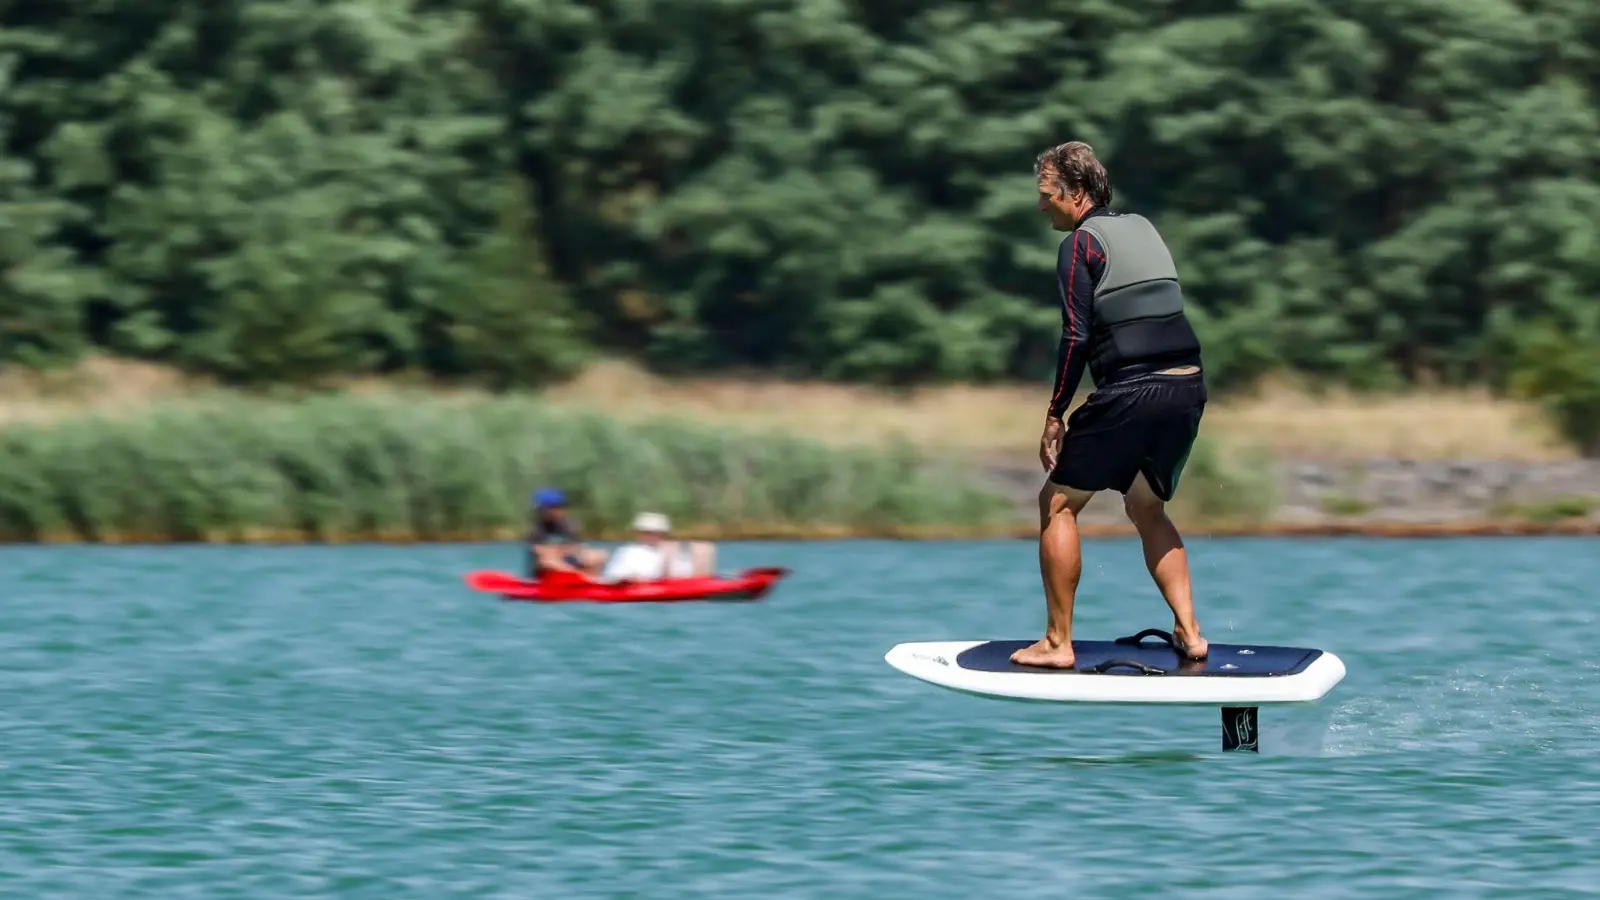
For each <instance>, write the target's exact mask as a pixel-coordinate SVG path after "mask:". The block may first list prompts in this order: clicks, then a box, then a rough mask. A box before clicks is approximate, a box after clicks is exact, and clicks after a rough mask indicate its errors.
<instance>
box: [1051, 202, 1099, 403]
mask: <svg viewBox="0 0 1600 900" xmlns="http://www.w3.org/2000/svg"><path fill="white" fill-rule="evenodd" d="M1105 272H1106V256H1105V251H1104V248H1102V247H1101V246H1100V241H1099V240H1097V239H1096V238H1095V236H1094V235H1092V234H1090V233H1088V232H1087V231H1074V232H1073V233H1072V234H1071V236H1069V237H1067V238H1066V239H1065V240H1063V241H1062V242H1061V248H1060V249H1059V250H1058V251H1057V252H1056V285H1057V287H1058V288H1059V289H1060V292H1061V345H1060V347H1059V349H1057V351H1056V382H1055V388H1054V390H1053V391H1052V392H1051V394H1050V418H1053V419H1059V418H1062V417H1063V416H1065V415H1066V412H1067V407H1068V406H1070V405H1071V404H1072V396H1073V395H1074V394H1076V393H1077V392H1078V384H1079V382H1081V381H1082V380H1083V372H1084V369H1085V368H1087V367H1088V365H1089V331H1090V328H1091V327H1092V326H1093V323H1094V318H1093V317H1094V288H1095V285H1097V284H1099V283H1100V279H1101V278H1102V277H1104V276H1105Z"/></svg>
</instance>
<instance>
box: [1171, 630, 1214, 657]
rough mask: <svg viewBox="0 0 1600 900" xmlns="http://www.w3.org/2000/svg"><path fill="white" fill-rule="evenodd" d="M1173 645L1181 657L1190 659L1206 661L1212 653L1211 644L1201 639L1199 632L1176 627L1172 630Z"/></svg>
mask: <svg viewBox="0 0 1600 900" xmlns="http://www.w3.org/2000/svg"><path fill="white" fill-rule="evenodd" d="M1172 645H1173V646H1174V647H1176V648H1177V650H1178V655H1179V656H1185V657H1188V658H1189V659H1205V658H1206V655H1207V654H1209V653H1210V652H1211V642H1210V641H1208V640H1206V639H1205V638H1203V637H1201V636H1200V632H1199V631H1198V630H1197V631H1194V632H1190V631H1186V630H1184V629H1183V628H1180V627H1178V626H1176V625H1174V626H1173V628H1172Z"/></svg>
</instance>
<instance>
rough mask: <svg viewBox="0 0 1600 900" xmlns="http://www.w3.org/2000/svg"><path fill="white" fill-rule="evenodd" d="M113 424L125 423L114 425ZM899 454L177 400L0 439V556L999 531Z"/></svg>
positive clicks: (566, 422) (991, 519) (509, 412)
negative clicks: (656, 531) (639, 517)
mask: <svg viewBox="0 0 1600 900" xmlns="http://www.w3.org/2000/svg"><path fill="white" fill-rule="evenodd" d="M124 411H126V410H124ZM967 477H968V476H967V475H965V474H963V473H959V472H954V471H947V470H940V469H936V468H934V467H932V466H931V465H930V464H929V463H928V462H926V461H925V460H924V459H923V458H922V457H921V456H920V455H919V454H917V453H916V452H915V451H914V450H913V449H911V448H910V447H909V446H907V445H904V444H901V445H898V446H888V447H872V448H841V447H830V446H828V445H825V444H822V443H818V442H814V441H810V440H807V439H804V438H798V437H779V436H763V437H760V438H756V439H752V438H751V437H749V436H747V435H743V434H740V433H737V432H732V431H729V430H727V429H725V428H716V427H712V426H707V425H702V424H693V423H685V422H678V421H670V420H660V419H658V420H652V421H640V422H636V423H622V422H618V421H616V420H614V419H610V418H608V417H605V416H602V415H600V414H596V413H590V412H584V411H574V410H570V409H562V408H558V407H552V406H550V405H548V404H545V403H541V402H539V401H536V400H530V399H528V398H518V397H506V398H494V399H483V398H477V397H437V396H430V395H426V394H415V395H412V394H405V393H393V392H385V393H382V394H379V395H374V396H359V395H348V394H345V395H337V394H332V395H323V396H317V397H312V398H309V399H304V400H300V401H296V402H283V401H271V400H254V401H249V402H244V403H241V402H238V400H237V398H228V397H205V396H200V397H195V398H193V399H189V400H170V401H166V402H157V403H154V404H152V405H150V406H149V407H148V408H145V409H142V410H141V411H140V412H139V414H136V415H120V416H119V415H86V416H78V417H70V418H55V419H51V420H49V421H35V422H31V423H18V422H15V421H14V422H12V423H9V424H8V425H7V426H6V427H5V428H4V430H3V431H0V542H18V541H21V542H28V541H80V540H82V541H105V542H128V541H139V542H164V541H182V542H192V541H252V540H287V541H295V540H308V539H309V540H321V541H348V540H382V541H407V540H464V539H487V538H494V539H504V538H509V537H512V536H514V535H516V534H517V533H518V532H519V531H520V530H521V529H522V528H523V527H524V526H525V523H526V519H525V517H526V510H527V496H528V492H529V491H530V490H531V489H532V488H534V487H537V486H539V485H542V484H555V485H560V486H562V487H564V488H566V489H567V490H568V491H569V493H570V494H571V495H572V497H573V499H574V506H575V512H576V513H577V515H578V517H579V520H580V522H582V523H583V524H584V526H585V530H586V532H587V533H588V534H590V535H592V536H594V537H598V538H604V537H607V536H613V537H614V536H618V535H620V534H622V533H623V531H624V529H625V528H626V527H627V523H628V522H629V521H630V520H631V518H632V517H633V515H634V513H635V512H637V511H639V510H641V509H655V510H660V511H662V512H665V513H667V514H669V515H670V516H672V517H673V519H674V523H675V525H677V526H678V530H679V531H680V532H681V533H682V534H684V535H685V536H693V535H695V534H698V533H708V532H709V533H714V534H718V535H723V536H770V537H780V536H791V537H800V536H808V535H815V536H824V535H827V536H843V535H848V534H860V533H869V534H879V535H893V534H905V535H906V536H913V535H916V534H918V533H920V532H925V531H927V530H929V529H933V528H938V527H943V526H947V525H949V524H950V523H963V524H964V525H966V526H969V527H971V528H972V529H974V530H975V531H977V532H982V531H983V530H985V529H988V530H990V531H993V530H995V529H996V528H1004V527H1005V526H1009V525H1010V524H1011V523H1012V522H1014V520H1015V511H1014V508H1013V507H1012V506H1011V505H1010V504H1009V503H1008V502H1007V501H1006V500H1005V498H1003V497H999V496H997V495H995V494H993V493H991V492H988V491H985V490H983V489H981V488H979V487H977V486H974V485H972V484H971V483H970V482H969V481H968V480H967Z"/></svg>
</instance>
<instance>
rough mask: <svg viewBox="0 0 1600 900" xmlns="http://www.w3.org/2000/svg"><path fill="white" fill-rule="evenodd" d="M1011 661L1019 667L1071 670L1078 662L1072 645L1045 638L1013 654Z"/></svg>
mask: <svg viewBox="0 0 1600 900" xmlns="http://www.w3.org/2000/svg"><path fill="white" fill-rule="evenodd" d="M1011 661H1012V662H1014V663H1016V664H1017V665H1019V666H1039V667H1042V668H1046V669H1070V668H1072V667H1073V666H1074V665H1075V664H1077V662H1078V657H1077V655H1076V654H1074V653H1073V652H1072V644H1071V643H1070V642H1068V643H1064V644H1063V643H1058V642H1056V641H1052V640H1051V639H1049V638H1045V639H1044V640H1042V641H1039V642H1037V643H1035V644H1032V645H1030V646H1027V647H1023V648H1022V649H1021V650H1018V651H1017V652H1015V653H1013V654H1011Z"/></svg>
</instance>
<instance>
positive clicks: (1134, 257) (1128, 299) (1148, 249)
mask: <svg viewBox="0 0 1600 900" xmlns="http://www.w3.org/2000/svg"><path fill="white" fill-rule="evenodd" d="M1078 229H1079V230H1080V231H1087V232H1088V233H1089V234H1092V235H1094V236H1095V238H1096V239H1098V240H1099V241H1100V248H1101V250H1102V251H1104V253H1105V273H1104V275H1103V276H1102V277H1101V279H1100V283H1099V284H1098V285H1096V287H1095V289H1094V328H1093V330H1092V332H1091V339H1090V347H1091V350H1090V356H1089V370H1090V374H1091V375H1092V376H1093V377H1094V380H1095V383H1096V384H1104V383H1105V381H1106V379H1107V378H1108V377H1114V376H1115V374H1116V373H1117V372H1118V371H1119V370H1122V369H1125V368H1128V367H1134V368H1136V369H1137V370H1138V371H1141V372H1153V371H1156V370H1158V369H1162V368H1166V367H1170V366H1182V365H1198V364H1199V356H1200V339H1199V338H1198V337H1196V336H1195V333H1194V328H1193V327H1191V326H1190V324H1189V319H1188V317H1187V316H1185V315H1184V314H1183V290H1182V288H1181V287H1180V286H1179V284H1178V269H1177V266H1175V265H1174V264H1173V262H1172V254H1171V253H1170V252H1169V251H1168V250H1167V244H1166V242H1165V241H1163V240H1162V239H1161V235H1160V234H1158V233H1157V232H1156V229H1155V226H1154V225H1151V224H1150V220H1149V219H1146V218H1145V217H1144V216H1141V215H1137V214H1135V213H1113V212H1107V213H1102V214H1099V215H1093V216H1090V217H1088V218H1086V219H1084V220H1083V222H1082V223H1081V224H1080V225H1079V226H1078Z"/></svg>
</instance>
